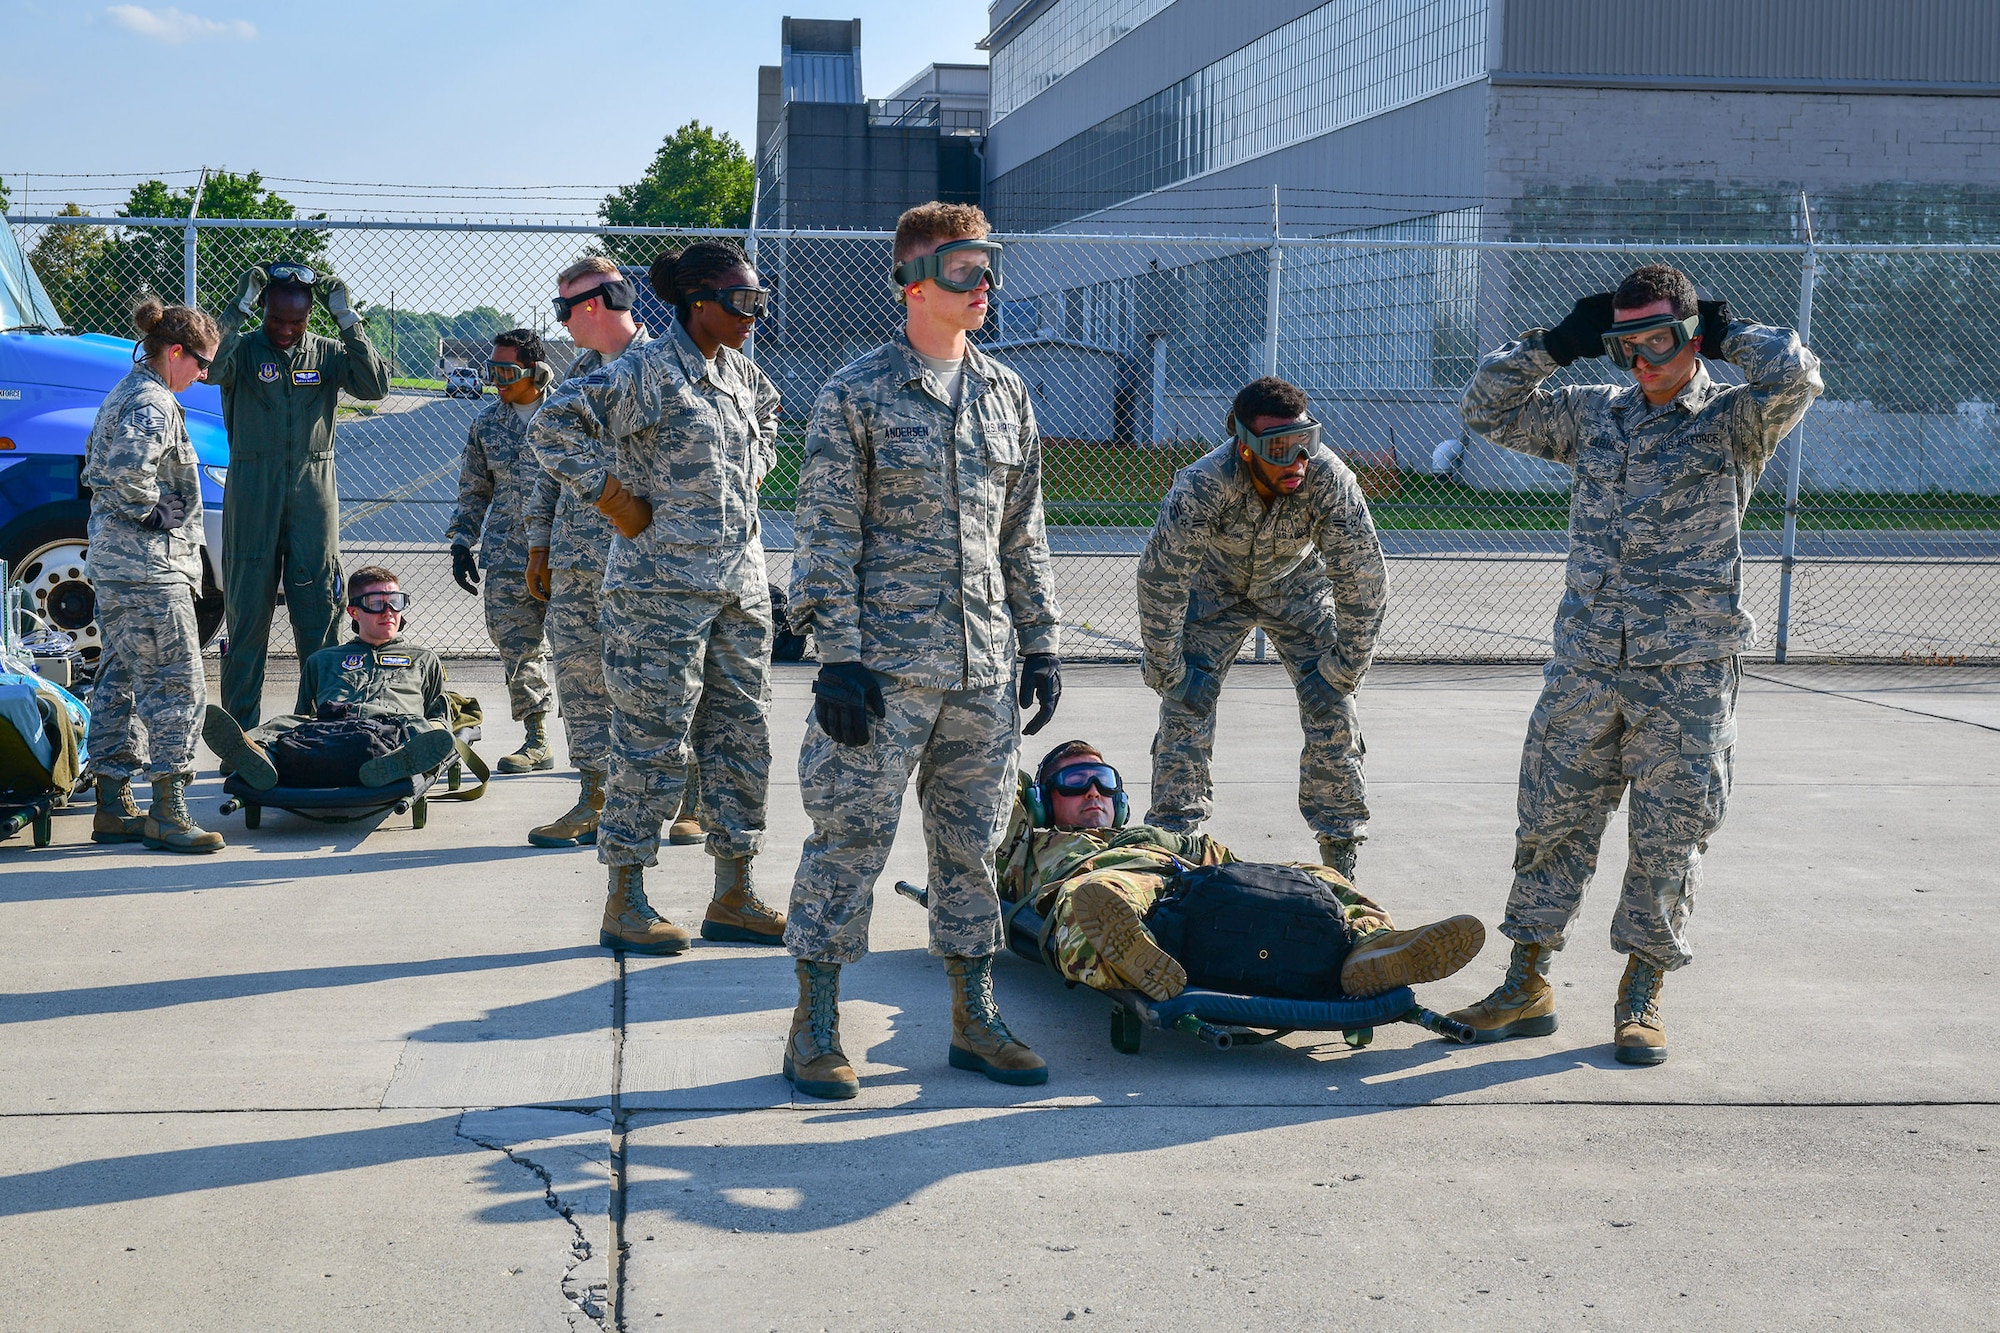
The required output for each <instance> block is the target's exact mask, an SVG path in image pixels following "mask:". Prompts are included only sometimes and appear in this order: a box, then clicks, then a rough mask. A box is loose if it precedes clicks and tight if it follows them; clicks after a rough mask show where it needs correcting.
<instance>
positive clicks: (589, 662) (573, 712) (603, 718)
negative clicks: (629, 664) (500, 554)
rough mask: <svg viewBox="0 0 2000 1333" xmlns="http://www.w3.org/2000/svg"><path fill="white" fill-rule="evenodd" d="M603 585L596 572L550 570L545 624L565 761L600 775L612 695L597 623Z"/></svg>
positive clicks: (607, 752)
mask: <svg viewBox="0 0 2000 1333" xmlns="http://www.w3.org/2000/svg"><path fill="white" fill-rule="evenodd" d="M603 582H604V576H603V575H602V574H600V573H598V572H596V571H595V570H585V569H551V570H550V571H549V605H548V618H547V619H546V620H545V621H544V622H543V628H544V629H545V630H547V632H548V636H549V650H550V651H551V652H552V653H553V654H554V655H555V659H556V700H557V702H558V703H559V704H560V705H561V707H562V719H563V730H564V731H565V732H566V733H567V734H568V737H569V761H570V763H572V764H574V765H576V766H577V767H578V768H594V769H596V770H597V771H598V772H600V773H601V772H603V771H604V769H605V766H606V765H607V764H608V763H609V762H610V758H611V695H610V693H609V692H608V691H607V690H606V689H605V688H604V631H603V629H602V628H601V627H600V626H599V624H598V614H599V610H600V607H599V604H598V595H599V590H600V588H601V585H602V584H603Z"/></svg>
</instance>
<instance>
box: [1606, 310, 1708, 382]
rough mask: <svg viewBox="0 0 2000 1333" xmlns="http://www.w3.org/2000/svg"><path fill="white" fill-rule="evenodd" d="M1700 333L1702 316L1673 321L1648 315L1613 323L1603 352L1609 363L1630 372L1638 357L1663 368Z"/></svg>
mask: <svg viewBox="0 0 2000 1333" xmlns="http://www.w3.org/2000/svg"><path fill="white" fill-rule="evenodd" d="M1700 332H1701V316H1700V315H1699V314H1693V315H1689V316H1688V317H1687V318H1686V319H1676V318H1674V317H1673V316H1672V315H1649V316H1647V317H1646V318H1645V319H1627V320H1621V321H1619V322H1618V323H1616V324H1613V325H1612V326H1611V327H1610V328H1609V329H1607V330H1605V333H1604V351H1605V353H1606V355H1608V356H1609V357H1610V358H1611V360H1612V362H1613V363H1614V364H1616V365H1617V366H1618V367H1619V368H1621V369H1623V370H1630V369H1631V368H1632V367H1633V365H1634V364H1635V362H1636V361H1637V359H1638V358H1640V357H1644V358H1645V359H1646V363H1647V364H1648V365H1654V366H1664V365H1665V364H1667V362H1669V361H1671V360H1673V359H1674V358H1675V357H1677V356H1679V355H1680V354H1681V348H1683V347H1686V346H1687V345H1688V344H1689V343H1691V342H1693V341H1694V339H1695V335H1696V334H1698V333H1700Z"/></svg>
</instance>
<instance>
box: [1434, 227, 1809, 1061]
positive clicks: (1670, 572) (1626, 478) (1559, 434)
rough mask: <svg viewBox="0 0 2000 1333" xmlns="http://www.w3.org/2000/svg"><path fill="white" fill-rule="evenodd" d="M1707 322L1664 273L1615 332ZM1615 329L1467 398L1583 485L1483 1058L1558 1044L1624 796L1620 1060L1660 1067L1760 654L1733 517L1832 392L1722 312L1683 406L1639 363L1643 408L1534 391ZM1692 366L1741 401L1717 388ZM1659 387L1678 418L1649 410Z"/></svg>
mask: <svg viewBox="0 0 2000 1333" xmlns="http://www.w3.org/2000/svg"><path fill="white" fill-rule="evenodd" d="M1695 306H1696V302H1695V300H1694V290H1693V287H1692V286H1691V285H1689V284H1688V283H1687V280H1686V278H1685V277H1684V276H1683V275H1681V274H1679V273H1678V272H1677V271H1676V270H1673V269H1668V268H1663V267H1655V268H1648V269H1641V270H1638V271H1637V272H1635V273H1634V274H1633V275H1631V276H1630V277H1628V278H1627V279H1626V282H1625V285H1624V286H1621V287H1620V289H1619V292H1618V293H1617V298H1616V308H1617V309H1618V310H1619V311H1620V312H1625V311H1633V310H1647V311H1651V310H1653V309H1654V308H1655V307H1657V311H1658V312H1660V314H1664V315H1665V316H1666V317H1668V318H1672V317H1675V316H1686V315H1689V314H1691V313H1695ZM1683 307H1684V308H1683ZM1613 309H1614V302H1613V298H1612V297H1611V296H1610V295H1604V296H1597V297H1586V298H1584V299H1583V300H1581V301H1579V302H1578V303H1577V308H1576V310H1574V311H1572V312H1571V315H1570V317H1569V318H1567V319H1565V320H1564V321H1563V323H1562V324H1561V325H1559V326H1557V328H1555V329H1549V330H1544V329H1533V330H1530V331H1529V332H1527V333H1526V334H1524V335H1522V337H1521V338H1520V339H1519V340H1518V341H1516V342H1511V343H1509V344H1507V345H1506V346H1504V347H1502V348H1501V349H1500V350H1498V351H1497V352H1494V353H1492V354H1491V355H1489V356H1487V357H1486V358H1485V360H1484V361H1482V362H1481V363H1480V366H1479V370H1478V372H1477V373H1476V374H1475V375H1474V376H1473V379H1472V383H1471V385H1470V387H1468V388H1467V390H1466V392H1465V400H1464V404H1463V413H1464V417H1465V422H1466V424H1467V425H1468V426H1469V427H1471V428H1472V429H1473V430H1475V431H1478V432H1479V433H1480V434H1482V435H1484V436H1486V438H1488V439H1489V440H1491V441H1493V442H1494V443H1495V444H1498V445H1501V446H1503V447H1505V448H1508V449H1512V450H1515V451H1517V452H1519V453H1524V454H1528V455H1531V456H1533V457H1536V458H1545V459H1548V460H1550V461H1552V462H1556V463H1561V464H1563V465H1564V466H1566V467H1568V468H1570V469H1571V470H1572V471H1573V472H1574V474H1575V484H1574V486H1573V488H1572V491H1571V496H1570V528H1569V531H1570V541H1569V561H1568V566H1567V568H1566V570H1565V572H1564V579H1563V582H1564V590H1563V597H1562V604H1561V605H1560V606H1559V607H1558V608H1557V611H1556V621H1555V657H1554V660H1553V661H1551V662H1550V663H1549V664H1548V667H1547V668H1546V670H1545V671H1544V673H1543V687H1542V693H1541V698H1540V699H1539V700H1538V701H1537V702H1536V705H1535V710H1534V715H1533V717H1532V718H1531V720H1530V721H1529V724H1528V737H1527V743H1526V745H1525V747H1524V748H1523V750H1522V754H1521V779H1520V797H1519V806H1520V829H1519V831H1518V833H1517V835H1516V843H1515V854H1514V883H1513V888H1512V891H1511V892H1510V893H1509V895H1508V899H1507V915H1506V920H1505V921H1504V922H1503V923H1502V925H1501V927H1500V930H1501V933H1503V934H1504V935H1506V936H1507V937H1508V938H1509V939H1511V940H1513V941H1515V948H1514V959H1513V963H1512V965H1511V966H1510V969H1509V972H1508V977H1507V980H1506V981H1505V982H1504V983H1503V984H1502V986H1501V987H1500V988H1499V989H1498V990H1496V991H1495V992H1494V993H1493V994H1492V995H1491V996H1489V997H1487V999H1486V1000H1485V1001H1482V1002H1481V1003H1480V1004H1479V1005H1476V1006H1473V1007H1472V1008H1471V1009H1467V1010H1461V1011H1460V1013H1459V1014H1458V1015H1455V1016H1456V1017H1459V1018H1461V1019H1462V1021H1466V1022H1469V1023H1472V1024H1473V1026H1474V1027H1475V1028H1477V1029H1479V1031H1480V1035H1481V1038H1482V1039H1483V1040H1492V1039H1497V1038H1499V1037H1505V1036H1515V1035H1540V1034H1543V1033H1546V1032H1552V1031H1554V1030H1555V1023H1556V1018H1555V1008H1554V995H1553V992H1552V991H1551V990H1550V989H1549V986H1548V982H1547V981H1546V979H1545V977H1546V973H1547V970H1548V965H1549V959H1550V955H1551V954H1552V953H1553V951H1555V950H1558V949H1561V948H1562V947H1563V944H1564V941H1565V938H1566V935H1567V932H1568V928H1569V923H1570V920H1571V918H1572V917H1574V916H1575V914H1576V910H1577V907H1578V905H1579V903H1580V902H1581V900H1582V897H1583V890H1584V886H1585V884H1587V883H1588V882H1589V879H1590V877H1591V874H1592V873H1593V871H1594V870H1595V868H1596V863H1597V851H1598V844H1599V842H1600V841H1601V839H1602V837H1603V834H1604V827H1605V821H1606V820H1607V819H1608V818H1609V816H1610V814H1611V812H1612V811H1613V810H1614V809H1616V808H1617V806H1618V803H1619V800H1620V798H1621V796H1623V795H1624V793H1625V790H1626V788H1627V787H1628V786H1629V787H1630V789H1631V796H1630V801H1629V807H1628V808H1629V811H1630V821H1631V827H1630V836H1629V841H1630V861H1629V864H1628V866H1627V868H1626V872H1625V882H1624V886H1623V889H1622V891H1621V896H1620V900H1619V906H1618V911H1617V913H1616V915H1615V916H1614V917H1613V920H1612V926H1611V943H1612V947H1613V948H1614V949H1616V950H1617V951H1618V952H1620V953H1623V954H1626V955H1628V965H1627V968H1626V974H1625V981H1624V983H1623V984H1622V985H1621V988H1620V996H1619V1002H1618V1005H1617V1007H1616V1010H1615V1018H1614V1024H1615V1027H1616V1054H1617V1056H1618V1058H1619V1059H1620V1060H1623V1061H1626V1062H1628V1063H1638V1064H1653V1063H1657V1062H1658V1061H1659V1060H1662V1059H1664V1058H1665V1056H1666V1044H1665V1035H1664V1028H1663V1025H1662V1024H1661V1022H1660V1020H1659V1015H1658V1005H1657V996H1658V992H1659V987H1660V979H1661V977H1662V976H1663V974H1664V973H1666V972H1668V971H1671V970H1673V969H1675V968H1678V967H1681V966H1683V965H1684V964H1686V963H1687V962H1689V961H1690V960H1691V959H1692V958H1693V956H1694V955H1693V951H1692V950H1691V948H1690V947H1689V944H1688V940H1687V936H1686V930H1685V927H1686V923H1687V918H1688V914H1689V912H1690V911H1691V910H1692V909H1693V906H1694V897H1695V893H1696V891H1697V889H1698V888H1699V887H1700V884H1701V854H1702V852H1703V851H1704V850H1705V849H1706V847H1707V844H1708V839H1709V838H1710V836H1711V835H1713V834H1714V832H1715V831H1716V829H1717V828H1719V827H1720V826H1721V823H1722V818H1723V813H1724V809H1725V806H1726V803H1727V800H1728V796H1729V788H1730V779H1731V770H1732V762H1733V753H1734V750H1733V747H1734V744H1735V740H1736V717H1735V709H1736V689H1737V681H1738V671H1737V655H1738V654H1739V653H1741V652H1742V651H1743V649H1744V648H1746V647H1747V646H1749V644H1750V643H1751V641H1752V637H1753V633H1754V627H1753V625H1752V622H1751V616H1750V612H1749V610H1748V609H1747V608H1745V607H1744V606H1743V603H1742V592H1743V561H1742V550H1741V524H1742V516H1743V513H1744V511H1745V509H1746V508H1747V507H1748V505H1749V503H1750V494H1751V491H1752V490H1753V489H1754V488H1755V487H1756V484H1757V480H1758V478H1759V476H1761V475H1762V473H1763V470H1764V466H1765V464H1766V463H1768V462H1769V461H1770V458H1771V456H1772V454H1773V452H1775V450H1776V449H1777V447H1778V444H1779V442H1780V441H1781V440H1783V439H1784V437H1785V436H1786V435H1787V434H1788V433H1789V432H1790V431H1791V430H1792V428H1793V427H1794V426H1796V425H1797V424H1798V423H1799V420H1800V418H1801V417H1803V416H1804V414H1805V411H1806V408H1807V407H1808V406H1809V405H1810V404H1811V402H1812V400H1813V399H1814V398H1815V397H1817V396H1818V394H1819V393H1820V391H1821V382H1820V377H1819V369H1818V367H1819V362H1818V359H1817V358H1816V357H1814V356H1813V354H1812V353H1811V352H1810V351H1808V350H1806V348H1805V347H1804V346H1802V345H1801V344H1800V342H1799V338H1798V335H1797V334H1795V333H1793V332H1792V331H1791V330H1789V329H1783V328H1769V327H1765V326H1762V325H1758V324H1752V323H1748V322H1745V321H1741V320H1736V321H1732V320H1730V318H1729V316H1728V307H1727V305H1726V304H1725V303H1721V302H1708V301H1703V302H1701V303H1700V309H1699V312H1698V313H1699V317H1700V337H1699V340H1698V341H1696V340H1694V339H1692V338H1689V337H1688V335H1687V334H1685V333H1683V334H1682V335H1681V336H1682V337H1683V338H1684V339H1686V340H1687V341H1686V345H1685V346H1684V347H1680V348H1679V350H1677V351H1676V352H1675V354H1674V356H1675V361H1676V362H1678V361H1679V360H1680V358H1681V357H1683V356H1685V357H1687V358H1689V361H1690V362H1691V365H1692V370H1691V372H1689V377H1688V378H1687V379H1686V380H1685V383H1684V384H1682V385H1681V386H1680V387H1679V389H1678V392H1673V384H1674V381H1673V380H1672V379H1663V378H1662V377H1663V376H1664V375H1666V374H1667V373H1668V372H1669V371H1672V370H1674V369H1675V368H1676V367H1675V366H1674V365H1673V364H1670V363H1651V362H1641V361H1638V360H1634V361H1633V366H1634V371H1635V374H1637V375H1638V377H1639V384H1638V385H1637V386H1634V387H1626V388H1621V387H1617V386H1614V385H1608V384H1593V385H1581V386H1578V385H1572V386H1569V387H1566V388H1562V389H1556V390H1548V389H1544V388H1542V387H1541V384H1542V381H1544V380H1546V379H1547V378H1548V377H1549V376H1550V375H1551V374H1553V373H1554V372H1555V370H1556V369H1557V367H1558V366H1559V365H1567V364H1569V362H1570V361H1572V360H1575V359H1577V358H1578V357H1588V356H1602V355H1604V354H1605V347H1604V343H1605V339H1604V335H1605V334H1607V333H1613V325H1612V323H1611V321H1612V319H1613V318H1614V316H1613ZM1660 314H1655V315H1653V316H1651V318H1653V319H1654V320H1655V321H1657V320H1658V319H1659V318H1660ZM1626 322H1627V323H1628V324H1643V323H1645V322H1646V320H1644V319H1639V318H1635V317H1633V316H1631V315H1627V316H1626ZM1669 332H1670V331H1669ZM1613 336H1614V337H1615V336H1618V335H1616V334H1615V333H1613ZM1697 348H1698V349H1699V351H1700V353H1701V354H1702V355H1705V356H1709V357H1711V358H1720V359H1724V360H1727V361H1729V362H1731V363H1732V364H1734V365H1735V366H1736V367H1737V368H1738V369H1739V370H1741V371H1742V372H1743V375H1744V377H1745V379H1746V380H1747V381H1748V382H1747V383H1744V384H1737V385H1727V384H1721V383H1718V382H1717V381H1716V380H1715V379H1713V378H1712V377H1711V376H1710V375H1709V373H1708V371H1707V369H1706V367H1705V366H1704V365H1703V364H1702V362H1701V361H1700V359H1699V357H1696V356H1695V355H1694V353H1695V351H1696V349H1697ZM1558 353H1560V355H1558ZM1649 384H1650V385H1655V386H1658V387H1657V388H1656V390H1655V392H1657V393H1662V394H1664V393H1672V396H1671V398H1670V399H1669V400H1668V401H1665V402H1660V403H1655V402H1653V401H1650V400H1649V398H1648V396H1647V388H1648V386H1649Z"/></svg>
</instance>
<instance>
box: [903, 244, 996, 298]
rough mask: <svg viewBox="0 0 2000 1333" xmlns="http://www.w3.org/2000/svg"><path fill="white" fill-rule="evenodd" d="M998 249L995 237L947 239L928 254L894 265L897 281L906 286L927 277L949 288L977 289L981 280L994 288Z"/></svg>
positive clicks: (966, 290) (949, 289) (957, 290)
mask: <svg viewBox="0 0 2000 1333" xmlns="http://www.w3.org/2000/svg"><path fill="white" fill-rule="evenodd" d="M1000 250H1001V245H1000V242H998V241H969V240H968V241H946V242H945V243H944V244H943V245H940V246H939V247H938V248H937V249H936V250H933V251H932V252H931V253H930V254H927V255H919V256H918V257H917V258H915V259H905V260H904V261H903V262H902V263H900V264H898V265H896V271H895V274H894V277H895V279H896V285H897V286H898V287H907V286H909V285H910V284H911V283H913V282H922V281H923V280H924V279H925V278H930V279H931V280H933V281H934V282H936V283H937V285H938V286H940V287H942V288H944V289H945V290H946V291H948V292H976V291H978V290H979V284H981V283H985V284H986V286H987V288H988V289H989V290H991V291H996V292H997V291H999V290H1000ZM968 252H970V253H968ZM981 261H984V262H981Z"/></svg>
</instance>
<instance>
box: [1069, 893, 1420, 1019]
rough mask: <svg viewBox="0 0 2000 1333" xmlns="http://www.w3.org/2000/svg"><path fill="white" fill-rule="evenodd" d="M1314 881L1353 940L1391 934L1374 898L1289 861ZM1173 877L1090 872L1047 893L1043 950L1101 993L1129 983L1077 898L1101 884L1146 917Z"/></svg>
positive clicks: (1390, 925)
mask: <svg viewBox="0 0 2000 1333" xmlns="http://www.w3.org/2000/svg"><path fill="white" fill-rule="evenodd" d="M1291 864H1292V865H1294V866H1295V867H1297V868H1298V869H1300V870H1303V871H1305V872H1306V873H1307V874H1308V875H1311V876H1312V877H1313V878H1315V879H1318V880H1321V881H1323V882H1325V883H1326V884H1327V885H1328V886H1330V887H1331V888H1332V889H1333V892H1334V895H1335V896H1336V897H1338V898H1339V899H1340V901H1341V904H1342V907H1343V909H1344V910H1343V912H1342V918H1343V919H1344V920H1345V921H1346V923H1347V934H1348V939H1349V940H1350V941H1358V940H1361V939H1364V938H1366V937H1367V936H1369V935H1372V934H1374V933H1375V932H1377V931H1380V930H1393V929H1395V923H1394V922H1393V921H1391V920H1390V919H1389V914H1388V913H1387V912H1385V911H1383V910H1382V908H1381V907H1380V906H1378V905H1377V904H1376V903H1375V902H1374V901H1373V900H1372V899H1370V898H1369V897H1368V896H1367V895H1366V894H1364V893H1362V892H1361V891H1360V890H1359V889H1357V888H1355V887H1354V886H1353V885H1352V884H1349V883H1348V882H1347V881H1346V880H1344V879H1342V878H1341V877H1340V873H1339V872H1338V871H1336V870H1332V869H1329V868H1328V867H1326V866H1323V865H1318V864H1315V863H1313V862H1309V861H1295V862H1292V863H1291ZM1170 879H1171V876H1170V875H1169V874H1167V873H1155V872H1150V871H1144V870H1131V869H1124V870H1092V871H1087V872H1085V873H1084V874H1081V875H1076V876H1073V877H1072V878H1069V879H1066V880H1063V881H1062V882H1061V883H1059V884H1057V885H1055V886H1054V887H1053V888H1050V889H1044V890H1043V891H1042V894H1041V898H1040V900H1039V901H1038V902H1037V904H1036V908H1035V910H1036V911H1038V912H1039V913H1040V914H1041V916H1042V919H1043V920H1044V921H1046V922H1047V923H1048V933H1047V935H1046V936H1045V937H1044V945H1043V949H1044V952H1045V953H1046V954H1047V955H1048V956H1049V958H1050V959H1051V960H1052V961H1053V962H1054V963H1055V966H1056V970H1057V971H1058V972H1061V973H1062V974H1063V976H1064V977H1066V978H1068V979H1069V980H1071V981H1074V982H1078V983H1080V984H1082V985H1085V986H1091V987H1094V988H1096V989H1098V990H1115V989H1117V988H1119V987H1122V986H1127V985H1129V984H1130V983H1129V982H1127V981H1125V980H1123V979H1122V978H1120V977H1119V976H1118V974H1117V973H1115V972H1108V971H1106V970H1104V969H1103V966H1102V963H1101V961H1100V960H1099V958H1098V956H1097V946H1096V945H1095V944H1094V943H1093V942H1092V941H1091V938H1090V936H1089V935H1088V934H1087V933H1086V932H1085V931H1084V930H1083V928H1082V927H1081V926H1079V925H1078V924H1077V921H1076V917H1075V914H1074V913H1073V912H1072V911H1071V904H1072V903H1073V902H1074V901H1075V899H1076V891H1077V890H1078V889H1080V888H1082V887H1083V886H1084V885H1085V884H1089V883H1097V884H1102V885H1105V886H1107V887H1109V888H1110V889H1111V891H1112V892H1114V893H1116V894H1117V895H1118V896H1119V897H1120V898H1123V899H1124V900H1125V901H1126V902H1128V903H1130V904H1131V905H1132V910H1133V911H1134V912H1135V913H1137V914H1138V915H1139V916H1141V917H1143V916H1145V915H1146V913H1148V912H1150V911H1152V910H1153V904H1154V903H1155V902H1156V901H1158V900H1159V897H1160V894H1161V893H1162V892H1164V891H1165V889H1166V887H1167V884H1168V882H1169V880H1170Z"/></svg>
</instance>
